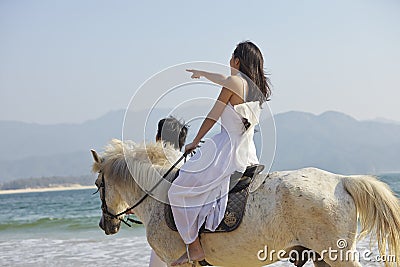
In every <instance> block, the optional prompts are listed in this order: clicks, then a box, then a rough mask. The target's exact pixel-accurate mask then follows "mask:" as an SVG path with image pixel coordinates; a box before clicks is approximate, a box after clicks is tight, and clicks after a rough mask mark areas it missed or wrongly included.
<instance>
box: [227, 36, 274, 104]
mask: <svg viewBox="0 0 400 267" xmlns="http://www.w3.org/2000/svg"><path fill="white" fill-rule="evenodd" d="M233 58H238V59H239V62H240V66H239V71H240V72H241V73H243V74H245V76H247V77H245V78H246V80H247V84H248V86H249V92H248V96H247V99H246V100H245V101H260V105H261V104H262V103H264V102H265V101H268V100H269V98H270V96H271V83H270V81H269V79H268V77H267V76H266V75H265V73H264V59H263V56H262V54H261V51H260V49H259V48H258V47H257V46H256V45H255V44H253V43H252V42H250V41H244V42H241V43H239V44H238V45H237V46H236V48H235V51H233ZM249 79H250V80H251V81H249Z"/></svg>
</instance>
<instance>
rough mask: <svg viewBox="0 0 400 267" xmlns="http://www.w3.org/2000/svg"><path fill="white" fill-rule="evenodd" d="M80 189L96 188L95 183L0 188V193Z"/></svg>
mask: <svg viewBox="0 0 400 267" xmlns="http://www.w3.org/2000/svg"><path fill="white" fill-rule="evenodd" d="M82 189H97V187H96V186H95V185H74V186H54V187H43V188H24V189H10V190H0V195H8V194H20V193H40V192H53V191H67V190H82Z"/></svg>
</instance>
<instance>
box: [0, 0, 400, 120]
mask: <svg viewBox="0 0 400 267" xmlns="http://www.w3.org/2000/svg"><path fill="white" fill-rule="evenodd" d="M399 14H400V2H399V1H398V0H382V1H376V0H351V1H347V0H338V1H320V0H314V1H311V0H310V1H301V0H292V1H202V2H193V1H158V2H156V1H98V0H91V1H90V0H87V1H78V0H68V1H53V0H48V1H41V0H37V1H23V0H21V1H15V0H1V1H0V38H1V39H0V120H18V121H25V122H36V123H45V124H47V123H79V122H83V121H86V120H88V119H94V118H97V117H99V116H101V115H103V114H105V113H107V112H108V111H111V110H118V109H124V108H126V107H127V105H128V103H129V100H130V99H131V97H132V95H133V94H134V92H135V91H136V90H137V88H138V87H139V86H140V85H141V84H142V83H143V82H144V81H145V80H147V79H148V78H149V77H150V76H151V75H153V74H155V73H157V72H159V71H161V70H162V69H164V68H167V67H169V66H172V65H175V64H179V63H184V62H188V61H211V62H217V63H222V64H228V62H229V58H230V55H231V53H232V51H233V49H234V47H235V45H236V44H237V43H238V42H240V41H243V40H248V39H249V40H251V41H253V42H254V43H256V44H257V45H258V46H259V47H260V49H261V50H262V52H263V54H264V57H265V61H266V65H265V67H266V69H267V71H268V72H269V73H271V76H270V78H271V81H272V83H273V85H274V89H273V96H272V100H271V102H270V106H271V108H272V111H273V113H281V112H285V111H290V110H298V111H306V112H312V113H314V114H320V113H322V112H324V111H327V110H335V111H340V112H344V113H346V114H349V115H351V116H353V117H355V118H356V119H361V120H365V119H374V118H376V117H383V118H387V119H391V120H396V121H400V105H399V104H398V103H399V99H400V90H399V89H400V86H399V81H398V80H399V71H400V49H399V47H400V15H399ZM194 96H195V95H194Z"/></svg>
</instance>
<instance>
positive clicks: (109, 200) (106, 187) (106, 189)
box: [91, 150, 127, 235]
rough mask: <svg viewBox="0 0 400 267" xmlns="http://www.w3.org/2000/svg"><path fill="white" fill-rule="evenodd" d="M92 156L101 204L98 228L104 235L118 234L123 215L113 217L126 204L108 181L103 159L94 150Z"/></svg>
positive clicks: (124, 207)
mask: <svg viewBox="0 0 400 267" xmlns="http://www.w3.org/2000/svg"><path fill="white" fill-rule="evenodd" d="M91 152H92V156H93V160H94V163H93V166H92V170H93V172H97V173H98V176H97V179H96V182H95V184H96V186H97V188H98V192H99V193H100V200H101V202H102V207H101V209H102V216H101V218H100V222H99V226H100V228H101V229H102V230H103V231H104V232H105V234H106V235H111V234H116V233H118V231H119V229H120V226H121V220H120V218H122V216H123V215H121V216H115V214H118V213H120V212H121V211H123V210H125V209H126V207H127V204H126V203H125V201H123V200H122V198H121V195H120V194H119V192H118V189H117V188H118V187H117V186H116V185H115V184H114V183H113V179H110V177H109V175H107V174H108V173H109V172H108V170H107V165H106V164H105V160H104V158H102V157H100V156H99V155H98V154H97V152H96V151H95V150H91Z"/></svg>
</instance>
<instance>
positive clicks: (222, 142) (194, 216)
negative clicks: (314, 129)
mask: <svg viewBox="0 0 400 267" xmlns="http://www.w3.org/2000/svg"><path fill="white" fill-rule="evenodd" d="M242 79H243V78H242ZM243 87H244V83H243ZM243 90H244V88H243ZM244 92H245V90H244ZM244 99H246V98H245V97H244ZM260 113H261V108H260V103H259V102H258V101H254V102H245V103H242V104H238V105H235V106H232V105H231V104H230V103H228V104H227V105H226V107H225V109H224V111H223V112H222V114H221V132H220V133H218V134H216V135H214V136H213V137H212V138H210V139H206V141H205V143H204V144H201V147H200V148H199V149H198V150H197V151H196V152H197V153H196V154H195V155H194V156H193V157H191V158H190V159H189V160H188V161H187V162H186V163H184V164H183V166H182V167H181V169H180V172H179V176H178V177H177V178H176V180H175V181H174V182H173V184H172V185H171V187H170V189H169V191H168V198H169V201H170V204H171V207H172V212H173V215H174V219H175V224H176V227H177V229H178V231H179V233H180V235H181V237H182V239H183V241H184V242H185V244H190V243H193V242H194V241H195V240H196V238H197V236H198V232H199V229H200V227H201V226H202V225H203V223H204V222H205V227H206V229H208V230H211V231H215V229H216V228H217V227H218V225H219V224H220V222H221V221H222V219H223V218H224V214H225V210H226V205H227V201H228V192H229V188H230V184H229V183H230V176H231V174H232V173H234V172H235V171H240V172H243V171H244V170H245V169H246V167H247V166H249V165H252V164H257V163H258V158H257V155H256V147H255V144H254V140H253V136H254V127H255V126H256V125H257V124H258V123H259V118H260ZM243 118H246V119H247V120H248V121H249V122H250V127H249V128H248V129H247V130H246V129H245V127H244V124H243V121H242V119H243Z"/></svg>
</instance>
